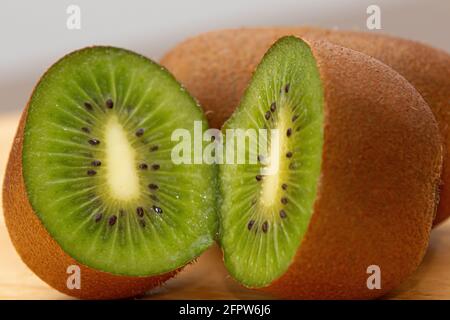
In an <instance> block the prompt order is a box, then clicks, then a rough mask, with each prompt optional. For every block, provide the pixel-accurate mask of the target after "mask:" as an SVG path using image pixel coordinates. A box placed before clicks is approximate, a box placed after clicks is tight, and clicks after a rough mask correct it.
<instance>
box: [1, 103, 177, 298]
mask: <svg viewBox="0 0 450 320" xmlns="http://www.w3.org/2000/svg"><path fill="white" fill-rule="evenodd" d="M26 115H27V109H25V111H24V112H23V114H22V117H21V120H20V124H19V128H18V130H17V133H16V136H15V138H14V142H13V146H12V150H11V153H10V155H9V161H8V165H7V169H6V174H5V180H4V183H3V212H4V215H5V222H6V226H7V228H8V231H9V235H10V237H11V240H12V243H13V244H14V247H15V248H16V250H17V252H18V253H19V255H20V257H21V258H22V260H23V261H24V262H25V264H26V265H27V266H28V267H29V268H30V269H31V270H32V271H33V272H34V273H35V274H36V275H38V276H39V278H41V279H42V280H43V281H45V282H46V283H48V284H49V285H50V286H52V287H53V288H55V289H57V290H58V291H60V292H63V293H65V294H67V295H70V296H73V297H77V298H82V299H118V298H129V297H134V296H138V295H142V294H144V293H145V292H147V291H148V290H150V289H152V288H154V287H157V286H159V285H161V284H162V283H163V282H164V281H166V280H167V279H169V278H171V277H173V276H174V275H175V274H176V273H177V271H173V272H170V273H166V274H163V275H160V276H153V277H129V276H119V275H114V274H111V273H106V272H102V271H99V270H95V269H92V268H89V267H88V266H85V265H82V264H80V263H79V262H77V261H76V260H74V259H73V258H72V257H70V256H69V255H68V254H66V253H65V252H64V251H63V250H62V249H61V247H60V246H59V245H58V243H57V242H56V241H55V240H54V239H53V238H52V237H51V236H50V234H49V233H48V232H47V230H46V229H45V227H44V225H43V224H42V222H41V221H40V220H39V218H38V216H37V215H36V214H35V212H34V211H33V208H32V207H31V204H30V202H29V200H28V196H27V192H26V189H25V183H24V179H23V175H22V145H23V133H24V127H25V122H26ZM71 265H77V266H79V267H80V274H81V289H80V290H78V289H73V290H70V289H68V288H67V279H68V277H69V276H70V274H67V268H68V267H69V266H71Z"/></svg>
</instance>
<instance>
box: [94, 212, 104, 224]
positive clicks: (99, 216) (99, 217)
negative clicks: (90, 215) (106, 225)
mask: <svg viewBox="0 0 450 320" xmlns="http://www.w3.org/2000/svg"><path fill="white" fill-rule="evenodd" d="M102 217H103V215H102V214H101V213H97V214H96V215H95V216H94V221H95V222H99V221H100V220H102Z"/></svg>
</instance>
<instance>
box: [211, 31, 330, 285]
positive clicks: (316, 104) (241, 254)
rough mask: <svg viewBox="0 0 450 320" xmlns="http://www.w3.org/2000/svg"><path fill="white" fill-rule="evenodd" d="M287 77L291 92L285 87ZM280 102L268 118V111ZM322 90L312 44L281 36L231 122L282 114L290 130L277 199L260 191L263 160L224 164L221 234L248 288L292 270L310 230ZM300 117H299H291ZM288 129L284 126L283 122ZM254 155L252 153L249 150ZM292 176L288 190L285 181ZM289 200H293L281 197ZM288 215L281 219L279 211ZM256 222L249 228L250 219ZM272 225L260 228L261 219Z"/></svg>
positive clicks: (251, 123) (262, 122)
mask: <svg viewBox="0 0 450 320" xmlns="http://www.w3.org/2000/svg"><path fill="white" fill-rule="evenodd" d="M286 84H289V90H288V92H287V93H286V90H285V86H286ZM273 102H276V105H277V109H276V111H275V112H271V117H270V119H269V120H266V119H265V113H266V112H267V111H268V110H269V109H270V106H271V104H272V103H273ZM323 104H324V100H323V89H322V85H321V80H320V74H319V71H318V68H317V65H316V61H315V58H314V57H313V54H312V52H311V49H310V48H309V46H308V45H307V44H306V43H305V42H303V41H302V40H300V39H298V38H295V37H285V38H282V39H281V40H279V41H277V43H276V44H274V45H273V47H272V48H271V49H269V51H268V52H267V53H266V55H265V56H264V58H263V60H262V61H261V63H260V64H259V66H258V68H257V69H256V71H255V73H254V75H253V78H252V80H251V83H250V85H249V87H248V89H247V91H246V92H245V94H244V97H243V98H242V100H241V103H240V105H239V107H238V109H237V110H236V111H235V113H234V114H233V116H232V117H231V118H230V119H229V120H228V121H227V122H226V123H225V125H224V127H223V130H222V131H223V132H224V133H225V130H226V129H238V128H240V129H256V130H257V129H260V128H265V127H266V128H268V129H271V128H277V127H278V126H279V125H280V124H279V122H278V121H281V120H279V119H280V117H281V116H283V117H284V119H285V118H287V116H288V117H289V118H288V121H285V122H286V125H287V126H288V127H290V128H291V129H292V134H291V136H290V137H287V133H286V131H283V132H280V136H281V135H285V137H286V138H283V139H284V141H285V144H284V146H281V147H280V148H285V149H283V150H289V151H291V152H292V153H293V155H292V157H291V158H286V157H284V153H283V157H284V158H282V159H281V162H282V163H281V162H280V164H281V167H280V171H279V176H278V177H279V179H278V186H277V187H276V190H277V191H276V193H275V194H273V197H274V202H273V205H271V206H265V205H263V203H264V201H266V200H267V199H261V198H262V195H261V190H262V186H263V183H264V181H265V180H267V177H263V178H262V180H261V181H257V180H256V179H255V177H256V175H258V174H260V168H261V167H262V164H261V163H258V164H247V163H248V162H246V164H245V165H243V164H237V165H231V164H223V165H221V166H220V176H221V182H220V189H221V196H222V200H221V201H222V203H221V208H220V221H221V223H220V224H221V225H220V241H221V246H222V248H223V251H224V261H225V264H226V267H227V269H228V271H229V272H230V274H231V275H232V276H233V277H234V278H236V279H237V280H238V281H239V282H241V283H242V284H244V285H246V286H249V287H264V286H267V285H269V284H270V283H271V282H273V281H274V280H275V279H277V278H279V277H280V276H281V275H283V273H285V272H286V270H287V269H288V267H289V265H290V264H291V263H292V261H293V259H294V256H295V253H296V252H297V250H298V248H299V246H300V244H301V240H302V238H303V236H304V234H305V232H306V230H307V227H308V224H309V221H310V218H311V215H312V211H313V204H314V200H315V198H316V191H317V186H318V181H319V176H320V168H321V157H322V146H323ZM291 116H292V118H293V117H294V116H297V117H298V118H297V119H292V118H291ZM284 129H286V128H284ZM246 156H247V158H246V159H247V161H248V159H249V158H248V156H249V154H248V152H247V155H246ZM283 183H286V184H287V188H286V190H284V189H282V188H281V184H283ZM282 197H286V198H287V199H288V203H287V204H283V203H282V202H281V201H280V200H281V198H282ZM281 210H284V212H285V213H286V217H284V218H282V217H281V215H280V211H281ZM251 220H253V221H254V224H253V225H252V227H251V228H250V229H249V227H248V224H249V222H250V221H251ZM264 222H266V223H267V230H266V232H264V231H263V230H262V227H263V223H264Z"/></svg>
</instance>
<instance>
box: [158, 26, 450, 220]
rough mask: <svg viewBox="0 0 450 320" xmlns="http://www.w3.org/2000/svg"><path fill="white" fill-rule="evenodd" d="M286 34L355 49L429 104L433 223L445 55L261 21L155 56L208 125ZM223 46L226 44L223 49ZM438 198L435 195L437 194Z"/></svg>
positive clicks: (447, 121)
mask: <svg viewBox="0 0 450 320" xmlns="http://www.w3.org/2000/svg"><path fill="white" fill-rule="evenodd" d="M286 35H295V36H300V37H304V36H306V37H308V38H318V39H324V40H327V41H330V42H332V43H335V44H337V45H340V46H343V47H347V48H350V49H353V50H356V51H360V52H362V53H365V54H367V55H369V56H372V57H374V58H376V59H378V60H380V61H381V62H383V63H385V64H387V65H388V66H390V67H392V68H393V69H394V70H396V71H397V72H398V73H400V74H401V75H402V76H403V77H405V78H406V79H407V80H408V81H409V82H410V83H411V84H412V85H413V86H414V87H415V88H416V89H417V91H418V92H419V93H420V94H421V95H422V96H423V98H424V99H425V101H426V102H427V103H428V105H429V107H430V108H431V110H432V112H433V114H434V116H435V117H436V120H437V122H438V124H439V129H440V133H441V137H442V141H443V143H444V164H443V172H442V176H441V180H442V183H441V185H440V201H439V206H438V209H437V213H436V218H435V219H434V225H437V224H439V223H441V222H442V221H444V220H445V219H446V218H447V217H448V216H450V187H449V188H447V187H446V186H447V185H450V167H449V165H447V162H448V161H450V142H449V141H450V112H449V111H448V108H450V104H449V101H450V89H449V88H450V77H449V76H448V75H449V74H450V55H449V54H447V53H446V52H444V51H442V50H438V49H435V48H432V47H430V46H427V45H424V44H421V43H418V42H415V41H410V40H405V39H400V38H396V37H392V36H387V35H382V34H379V33H377V34H375V33H367V32H356V31H337V30H327V29H321V28H316V27H296V26H292V27H266V28H264V27H261V28H242V29H228V30H218V31H212V32H208V33H204V34H200V35H198V36H196V37H193V38H191V39H187V40H185V41H184V42H182V43H180V44H179V45H177V46H176V47H175V48H173V49H172V50H170V51H169V52H168V53H167V54H166V55H165V56H164V57H163V59H162V60H161V63H162V64H163V65H164V66H165V67H167V68H168V69H169V70H170V71H171V72H172V73H173V74H174V75H175V76H176V77H177V79H178V80H179V81H181V82H182V83H183V84H184V85H185V87H186V88H187V89H188V90H189V92H191V94H193V95H194V96H195V97H196V98H197V99H198V100H199V102H200V104H201V105H202V106H203V108H204V110H205V111H206V115H207V117H208V121H209V123H210V126H211V127H215V128H219V127H221V126H222V124H223V122H224V121H225V120H227V119H228V118H229V116H230V115H231V114H232V112H233V111H234V108H235V107H236V106H237V105H238V103H239V100H240V98H241V96H242V94H243V92H244V90H245V88H246V86H247V84H248V82H249V80H250V77H251V75H252V72H253V70H254V69H255V67H256V65H257V64H258V63H259V61H260V60H261V58H262V56H263V55H264V53H265V52H266V50H267V49H268V48H269V47H270V46H271V45H272V44H273V42H275V41H276V40H277V39H278V38H280V37H282V36H286ZM223 48H228V49H229V50H223ZM438 198H439V197H438Z"/></svg>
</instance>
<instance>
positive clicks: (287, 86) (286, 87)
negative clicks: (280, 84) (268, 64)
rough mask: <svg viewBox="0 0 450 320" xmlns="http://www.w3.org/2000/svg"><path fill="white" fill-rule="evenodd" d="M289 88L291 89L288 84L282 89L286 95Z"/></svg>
mask: <svg viewBox="0 0 450 320" xmlns="http://www.w3.org/2000/svg"><path fill="white" fill-rule="evenodd" d="M290 87H291V85H290V84H289V83H288V84H287V85H286V86H285V87H284V92H286V93H288V92H289V88H290Z"/></svg>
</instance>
